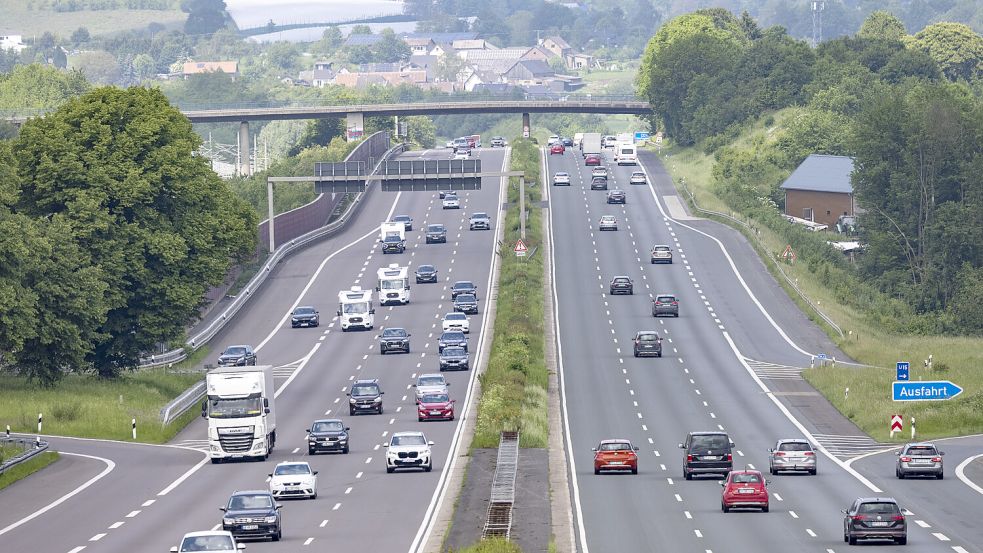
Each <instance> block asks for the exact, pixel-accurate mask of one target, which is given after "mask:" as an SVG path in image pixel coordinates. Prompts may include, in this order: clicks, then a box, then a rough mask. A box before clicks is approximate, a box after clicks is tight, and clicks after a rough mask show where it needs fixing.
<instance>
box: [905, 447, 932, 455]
mask: <svg viewBox="0 0 983 553" xmlns="http://www.w3.org/2000/svg"><path fill="white" fill-rule="evenodd" d="M907 454H908V455H936V454H937V453H936V451H935V448H934V447H932V446H926V445H919V446H912V447H909V448H908V453H907Z"/></svg>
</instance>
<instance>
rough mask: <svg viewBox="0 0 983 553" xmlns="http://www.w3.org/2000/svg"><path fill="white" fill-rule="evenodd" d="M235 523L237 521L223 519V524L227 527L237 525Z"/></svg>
mask: <svg viewBox="0 0 983 553" xmlns="http://www.w3.org/2000/svg"><path fill="white" fill-rule="evenodd" d="M235 522H236V520H235V519H234V518H223V519H222V524H224V525H226V526H232V525H233V524H235Z"/></svg>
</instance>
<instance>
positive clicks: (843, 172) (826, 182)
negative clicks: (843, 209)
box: [782, 154, 853, 194]
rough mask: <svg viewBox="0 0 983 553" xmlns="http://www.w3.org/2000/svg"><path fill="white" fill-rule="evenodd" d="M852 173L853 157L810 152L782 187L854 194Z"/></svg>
mask: <svg viewBox="0 0 983 553" xmlns="http://www.w3.org/2000/svg"><path fill="white" fill-rule="evenodd" d="M851 173H853V158H850V157H846V156H830V155H824V154H810V155H809V157H807V158H805V160H804V161H803V162H802V163H801V164H799V166H798V167H796V168H795V171H792V174H791V175H789V177H788V178H787V179H785V182H783V183H782V188H784V189H785V190H809V191H812V192H838V193H841V194H852V193H853V185H852V184H850V174H851Z"/></svg>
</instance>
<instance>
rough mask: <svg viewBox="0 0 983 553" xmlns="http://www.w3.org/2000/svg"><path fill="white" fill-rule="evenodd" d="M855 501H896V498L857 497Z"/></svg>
mask: <svg viewBox="0 0 983 553" xmlns="http://www.w3.org/2000/svg"><path fill="white" fill-rule="evenodd" d="M857 501H859V502H861V503H897V502H898V500H897V499H894V498H893V497H858V498H857Z"/></svg>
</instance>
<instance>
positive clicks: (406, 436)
mask: <svg viewBox="0 0 983 553" xmlns="http://www.w3.org/2000/svg"><path fill="white" fill-rule="evenodd" d="M385 445H386V472H389V473H391V472H394V471H395V470H396V469H401V468H422V469H423V470H424V471H425V472H430V471H431V470H433V459H432V458H431V457H430V446H432V445H433V442H431V441H429V440H427V437H426V436H425V435H424V434H423V432H394V433H393V435H392V437H390V438H389V442H388V443H386V444H385Z"/></svg>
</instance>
